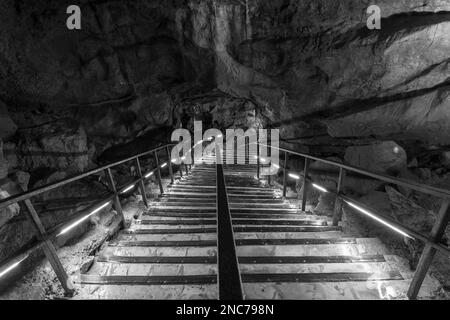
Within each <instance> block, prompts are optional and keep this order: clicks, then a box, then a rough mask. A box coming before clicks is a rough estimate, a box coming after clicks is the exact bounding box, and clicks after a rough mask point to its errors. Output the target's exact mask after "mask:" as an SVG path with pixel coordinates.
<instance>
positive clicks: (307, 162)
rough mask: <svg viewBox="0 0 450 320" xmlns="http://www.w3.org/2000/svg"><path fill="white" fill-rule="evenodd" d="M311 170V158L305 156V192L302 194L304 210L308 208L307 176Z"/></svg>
mask: <svg viewBox="0 0 450 320" xmlns="http://www.w3.org/2000/svg"><path fill="white" fill-rule="evenodd" d="M308 172H309V159H308V158H305V167H304V170H303V173H304V175H303V194H302V211H305V210H306V191H307V178H308Z"/></svg>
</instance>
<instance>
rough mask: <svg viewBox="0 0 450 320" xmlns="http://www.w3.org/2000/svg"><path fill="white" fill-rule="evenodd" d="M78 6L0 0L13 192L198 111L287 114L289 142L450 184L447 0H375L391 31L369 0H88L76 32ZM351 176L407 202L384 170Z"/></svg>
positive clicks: (265, 122)
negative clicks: (377, 25) (70, 21)
mask: <svg viewBox="0 0 450 320" xmlns="http://www.w3.org/2000/svg"><path fill="white" fill-rule="evenodd" d="M71 4H73V3H72V1H68V0H45V1H44V0H35V1H23V0H0V12H2V19H0V140H1V148H0V191H1V192H7V191H6V190H4V189H2V187H1V186H2V185H3V183H9V181H13V182H14V183H18V184H20V185H21V186H22V188H23V189H26V188H32V187H34V186H38V185H42V183H44V182H48V181H54V179H55V177H65V176H67V175H70V174H74V173H79V172H82V171H84V170H87V169H89V168H92V167H94V166H97V165H98V164H101V163H104V162H107V161H111V159H117V158H120V157H125V156H127V155H130V154H131V153H137V152H140V151H144V150H146V149H149V148H151V147H152V146H155V145H157V144H160V143H164V142H167V141H168V140H169V139H170V133H171V130H172V129H173V128H175V127H176V128H178V127H180V126H183V127H187V128H189V129H191V128H192V124H193V119H194V118H195V119H199V120H203V122H204V127H205V129H206V128H209V127H216V128H219V129H225V128H232V127H242V128H248V127H268V126H271V127H277V128H279V129H280V133H281V139H282V140H283V142H282V145H283V146H286V147H288V148H290V149H294V150H296V151H300V152H307V153H312V154H315V155H319V156H324V157H331V158H334V159H337V160H339V161H345V162H347V163H350V164H353V165H357V166H361V167H364V168H366V169H369V170H373V171H378V172H382V173H388V174H394V175H397V176H400V177H403V178H406V179H412V180H417V181H420V182H421V183H427V184H431V185H436V186H441V187H447V188H448V187H449V186H450V184H449V180H448V174H449V171H450V160H449V159H450V157H449V155H448V152H449V145H450V143H449V139H448V137H449V136H450V99H449V93H450V90H449V88H450V80H449V74H450V72H449V71H450V70H449V66H450V54H449V52H450V36H449V34H450V2H449V1H448V0H395V1H393V0H378V1H376V4H377V5H378V6H380V8H381V14H382V18H383V19H382V21H381V30H369V29H368V28H367V26H366V20H367V18H368V14H367V12H366V10H367V7H368V6H369V3H367V1H362V0H343V1H332V0H271V1H267V0H122V1H116V0H104V1H89V0H80V1H78V4H79V5H80V7H81V12H82V29H81V30H68V29H67V27H66V18H67V17H68V15H67V14H66V8H67V7H68V6H69V5H71ZM291 163H292V168H293V169H295V170H298V171H299V172H300V171H301V170H302V164H301V161H299V160H298V159H295V158H293V159H291ZM407 167H408V168H407ZM318 169H321V168H318ZM322 169H323V168H322ZM325 169H326V168H325ZM406 169H407V170H406ZM17 172H22V173H23V174H24V175H25V176H26V175H30V177H29V182H28V179H23V174H19V175H17ZM316 177H317V178H318V179H321V180H320V181H322V182H323V183H324V184H325V185H326V186H327V187H329V188H334V187H335V186H336V177H334V176H330V175H327V174H323V173H319V174H318V175H316ZM84 183H85V184H91V183H92V182H91V181H87V182H84ZM77 187H80V190H82V192H80V194H82V195H84V194H85V193H86V192H88V190H89V187H81V186H77ZM299 187H301V186H299ZM344 188H345V189H347V190H349V191H350V192H354V193H355V194H357V195H358V196H367V195H370V194H372V193H373V192H380V193H381V195H380V194H378V195H377V199H378V198H380V199H389V201H390V203H391V202H392V203H394V204H395V200H393V199H392V195H393V193H389V194H388V193H387V192H386V189H385V186H384V184H383V183H379V182H376V181H371V180H366V179H361V178H359V177H349V178H348V179H347V181H346V184H345V186H344ZM96 190H97V189H96ZM397 191H399V192H400V193H401V195H403V196H405V197H406V199H407V200H408V201H414V202H416V203H419V204H420V205H423V204H426V205H425V207H426V208H427V210H431V209H432V210H433V211H435V209H436V208H435V206H436V205H434V207H433V205H432V204H433V203H436V201H435V200H433V199H430V198H429V197H425V196H423V195H419V194H418V193H416V192H411V190H406V189H401V188H400V189H399V190H397ZM64 192H66V194H64ZM64 192H63V193H60V194H58V196H65V195H71V194H72V193H76V190H75V189H74V188H72V189H70V188H69V189H67V190H65V191H64ZM5 195H6V193H2V196H5ZM313 196H314V197H313V202H314V205H315V206H316V207H317V208H318V209H320V208H322V209H323V210H325V211H327V212H328V214H329V212H330V210H331V208H332V199H329V198H327V197H320V195H319V194H315V195H313ZM47 199H48V198H47ZM396 199H397V200H398V199H399V198H396ZM41 200H42V199H41ZM402 203H403V200H402ZM397 209H399V208H397ZM397 209H396V208H395V207H394V209H392V210H394V211H395V210H397ZM8 210H9V209H8ZM8 210H7V211H5V212H6V213H2V217H1V219H2V220H0V221H9V220H11V219H13V218H14V217H15V215H16V211H14V210H9V211H8ZM399 210H400V209H399ZM421 219H422V218H421ZM413 223H414V222H413ZM14 230H16V229H14ZM0 231H1V230H0ZM14 232H15V231H14ZM8 239H9V240H8V241H11V239H12V238H8ZM19 242H20V241H19Z"/></svg>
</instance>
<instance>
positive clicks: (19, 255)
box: [0, 144, 187, 295]
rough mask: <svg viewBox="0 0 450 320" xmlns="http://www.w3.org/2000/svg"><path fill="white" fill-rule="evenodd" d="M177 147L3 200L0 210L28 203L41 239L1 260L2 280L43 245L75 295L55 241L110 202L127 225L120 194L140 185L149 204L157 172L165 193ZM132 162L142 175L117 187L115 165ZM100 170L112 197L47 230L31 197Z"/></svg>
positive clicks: (63, 282) (28, 212)
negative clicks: (149, 184) (148, 166)
mask: <svg viewBox="0 0 450 320" xmlns="http://www.w3.org/2000/svg"><path fill="white" fill-rule="evenodd" d="M173 146H174V144H166V145H164V146H160V147H157V148H154V149H152V150H149V151H146V152H143V153H140V154H137V155H134V156H132V157H129V158H126V159H123V160H120V161H117V162H114V163H110V164H108V165H105V166H102V167H99V168H96V169H93V170H89V171H87V172H84V173H81V174H79V175H75V176H72V177H69V178H66V179H63V180H61V181H58V182H55V183H52V184H48V185H45V186H43V187H40V188H36V189H33V190H30V191H27V192H23V193H20V194H17V195H13V196H11V197H8V198H6V199H3V200H0V209H2V208H5V207H7V206H9V205H11V204H15V203H22V202H23V203H24V205H25V207H26V209H27V210H25V215H26V217H27V219H28V220H29V221H30V223H31V225H32V226H33V229H34V231H35V235H36V238H37V242H36V243H34V244H33V245H31V246H30V247H29V248H27V249H19V250H18V251H17V252H16V253H15V254H13V255H14V257H12V258H11V257H10V258H7V259H5V261H2V262H1V265H0V280H1V277H2V276H4V275H5V274H6V273H8V272H9V271H11V270H12V269H14V268H15V267H17V266H18V265H19V264H20V263H22V262H23V261H24V260H26V258H27V257H28V256H29V255H30V254H31V253H32V252H33V251H35V250H37V249H38V248H42V249H43V251H44V254H45V256H46V257H47V259H48V260H49V262H50V264H51V266H52V268H53V270H54V271H55V273H56V276H57V277H58V279H59V281H60V283H61V285H62V287H63V288H64V291H65V293H66V294H67V295H72V294H73V292H74V287H73V284H72V281H71V280H70V278H69V276H68V275H67V273H66V271H65V270H64V268H63V265H62V263H61V261H60V259H59V258H58V255H57V252H56V248H55V245H54V244H53V241H54V240H55V239H56V238H57V237H58V236H60V235H62V234H64V233H65V232H67V231H69V230H70V229H72V228H73V227H74V226H76V225H78V224H80V223H82V222H84V221H87V219H88V218H89V217H90V216H92V215H94V214H95V213H97V212H100V211H101V210H102V209H104V208H106V207H107V206H108V205H109V204H111V202H112V203H113V204H114V209H115V210H116V211H117V213H118V214H119V215H120V217H121V223H122V226H123V223H124V216H123V212H122V207H121V205H120V199H119V195H120V194H121V193H125V192H126V191H128V190H131V189H132V188H134V187H136V185H138V186H139V189H140V193H141V195H142V199H143V201H144V203H145V205H146V206H147V205H148V199H147V195H146V192H145V181H146V180H147V179H150V177H151V176H152V175H153V174H154V172H155V171H156V172H157V173H158V174H157V180H158V184H159V186H160V193H161V194H163V193H164V188H163V186H162V181H161V168H163V167H165V166H167V165H168V166H169V174H170V179H171V181H172V182H173V181H174V177H173V169H172V160H171V157H170V148H171V147H173ZM161 150H166V152H167V156H168V162H166V163H164V164H161V165H159V160H158V152H160V151H161ZM149 155H150V156H151V155H153V157H154V158H155V161H156V167H155V168H153V169H152V170H151V171H149V172H148V173H143V170H142V167H141V162H140V158H142V157H145V156H149ZM130 161H134V162H135V165H136V168H137V175H138V176H137V177H136V179H134V180H133V181H132V182H131V183H128V184H127V185H126V186H122V187H119V188H117V185H116V183H115V181H114V177H113V174H112V171H111V169H112V168H113V167H116V166H118V165H122V164H125V163H127V162H130ZM181 171H182V164H180V172H181ZM186 172H187V165H186ZM98 173H103V174H104V175H105V177H106V179H107V181H108V184H109V187H110V190H111V192H110V194H109V195H108V196H106V197H104V198H102V199H100V200H99V201H98V202H96V203H95V204H92V205H90V206H88V207H87V208H85V209H83V210H80V211H78V212H77V213H75V214H74V215H72V216H71V217H69V218H68V219H67V220H66V221H63V222H61V223H59V224H58V225H56V226H53V227H51V228H49V229H48V230H46V228H45V227H44V225H43V224H42V221H41V219H40V217H39V214H38V213H37V211H36V210H35V208H34V206H33V204H32V203H31V198H33V197H35V196H37V195H40V194H43V193H45V192H48V191H51V190H54V189H57V188H59V187H62V186H64V185H67V184H69V183H72V182H75V181H79V180H81V179H83V178H86V177H88V176H91V175H94V174H98Z"/></svg>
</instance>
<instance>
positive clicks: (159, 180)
mask: <svg viewBox="0 0 450 320" xmlns="http://www.w3.org/2000/svg"><path fill="white" fill-rule="evenodd" d="M154 155H155V162H156V173H157V175H158V184H159V191H160V192H161V195H162V194H164V188H163V185H162V180H161V168H160V167H159V160H158V152H157V151H155V152H154Z"/></svg>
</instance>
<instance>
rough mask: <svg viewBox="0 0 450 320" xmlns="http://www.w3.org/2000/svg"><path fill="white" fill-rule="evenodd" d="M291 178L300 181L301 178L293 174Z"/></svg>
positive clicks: (290, 175)
mask: <svg viewBox="0 0 450 320" xmlns="http://www.w3.org/2000/svg"><path fill="white" fill-rule="evenodd" d="M289 177H291V178H293V179H295V180H298V179H300V177H299V176H298V175H296V174H293V173H289Z"/></svg>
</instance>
